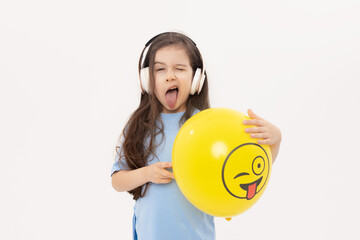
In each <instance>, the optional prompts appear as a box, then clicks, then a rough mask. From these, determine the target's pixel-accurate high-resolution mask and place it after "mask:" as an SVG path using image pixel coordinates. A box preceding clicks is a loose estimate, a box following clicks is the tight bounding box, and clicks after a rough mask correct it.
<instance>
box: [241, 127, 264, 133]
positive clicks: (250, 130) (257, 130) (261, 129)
mask: <svg viewBox="0 0 360 240" xmlns="http://www.w3.org/2000/svg"><path fill="white" fill-rule="evenodd" d="M245 132H247V133H262V132H266V128H264V127H252V128H245Z"/></svg>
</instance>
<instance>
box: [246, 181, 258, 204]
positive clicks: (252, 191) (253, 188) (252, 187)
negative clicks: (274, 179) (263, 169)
mask: <svg viewBox="0 0 360 240" xmlns="http://www.w3.org/2000/svg"><path fill="white" fill-rule="evenodd" d="M255 193H256V183H253V184H251V185H249V186H248V191H247V196H246V198H247V199H248V200H250V199H252V198H253V197H254V196H255Z"/></svg>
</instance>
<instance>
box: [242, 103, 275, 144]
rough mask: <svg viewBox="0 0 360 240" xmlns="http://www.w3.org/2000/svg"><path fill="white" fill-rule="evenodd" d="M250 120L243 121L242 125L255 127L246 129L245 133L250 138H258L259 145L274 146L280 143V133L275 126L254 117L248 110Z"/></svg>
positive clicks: (256, 116)
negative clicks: (248, 134)
mask: <svg viewBox="0 0 360 240" xmlns="http://www.w3.org/2000/svg"><path fill="white" fill-rule="evenodd" d="M248 114H249V117H250V118H251V119H249V120H244V121H243V123H244V125H255V126H257V127H251V128H246V129H245V132H247V133H250V137H252V138H258V139H259V140H258V141H257V142H258V143H259V144H267V145H270V146H271V145H274V144H278V143H280V142H281V131H280V129H279V128H277V127H276V126H275V125H273V124H271V123H270V122H268V121H266V120H265V119H263V118H261V117H259V116H258V115H256V114H255V113H254V112H253V111H252V110H251V109H249V110H248Z"/></svg>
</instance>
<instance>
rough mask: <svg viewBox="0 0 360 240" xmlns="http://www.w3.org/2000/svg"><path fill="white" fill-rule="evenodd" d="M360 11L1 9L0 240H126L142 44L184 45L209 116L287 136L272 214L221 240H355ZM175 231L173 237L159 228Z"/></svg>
mask: <svg viewBox="0 0 360 240" xmlns="http://www.w3.org/2000/svg"><path fill="white" fill-rule="evenodd" d="M359 12H360V3H359V1H357V0H353V1H351V0H341V1H340V0H339V1H333V0H303V1H280V0H274V1H265V0H258V1H226V0H223V1H205V0H203V1H191V0H188V1H165V0H163V1H159V0H158V1H141V2H140V1H126V2H125V1H73V0H71V1H68V0H63V1H1V3H0V80H1V86H0V106H1V110H0V114H1V118H0V121H1V124H0V148H1V152H0V161H1V162H0V164H1V165H0V194H1V197H0V202H1V204H0V226H1V231H0V239H36V240H40V239H130V238H131V220H132V214H133V204H134V202H133V200H132V199H131V196H130V195H129V194H127V193H118V192H116V191H115V190H113V189H112V187H111V178H110V168H111V165H112V164H113V161H114V154H115V145H116V142H117V139H118V137H119V135H120V132H121V130H122V128H123V126H124V124H125V122H126V120H127V119H128V117H129V115H130V114H131V113H132V111H133V110H134V109H135V108H136V107H137V105H138V103H139V99H140V87H139V82H138V72H137V63H138V59H139V56H140V52H141V51H142V49H143V46H144V44H145V43H146V42H147V41H148V40H149V39H150V38H151V37H153V36H154V35H156V34H158V33H161V32H163V31H169V30H170V31H171V30H176V31H181V32H184V33H186V34H187V35H188V36H190V37H191V38H192V39H193V40H194V41H195V42H196V43H197V45H198V46H199V48H200V50H201V51H202V54H203V56H204V58H205V60H206V63H207V71H208V75H209V84H210V98H211V104H212V107H229V108H234V109H237V110H240V111H242V112H246V110H247V109H248V108H252V109H253V110H254V111H255V113H257V114H258V115H260V116H262V117H264V118H266V119H267V120H269V121H270V122H273V123H274V124H275V125H277V126H278V127H279V128H280V129H281V130H282V133H283V141H282V145H281V150H280V153H279V156H278V159H277V160H276V163H275V165H274V167H273V171H272V176H271V180H270V182H269V185H268V187H267V189H266V191H265V193H264V194H263V196H262V198H261V199H260V200H259V201H258V202H257V203H256V204H255V205H254V206H253V207H252V208H251V209H250V210H248V211H247V212H245V213H243V214H241V215H239V216H237V217H235V218H233V220H232V221H230V222H227V221H225V220H224V219H221V218H217V219H216V231H217V239H360V234H359V229H358V228H359V216H360V207H359V202H360V197H359V184H360V182H359V170H360V163H359V162H360V157H359V134H360V131H359V130H360V128H359V122H360V97H359V90H360V86H359V80H360V71H359V66H360V44H359V43H360V14H359ZM164 227H166V226H164Z"/></svg>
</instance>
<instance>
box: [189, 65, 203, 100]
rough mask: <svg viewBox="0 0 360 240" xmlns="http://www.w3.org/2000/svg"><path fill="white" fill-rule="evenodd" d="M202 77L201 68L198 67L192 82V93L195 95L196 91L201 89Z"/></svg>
mask: <svg viewBox="0 0 360 240" xmlns="http://www.w3.org/2000/svg"><path fill="white" fill-rule="evenodd" d="M200 78H201V68H197V69H196V71H195V74H194V78H193V81H192V84H191V89H190V94H191V95H194V94H195V93H196V92H198V89H199V83H200V80H201V79H200Z"/></svg>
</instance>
